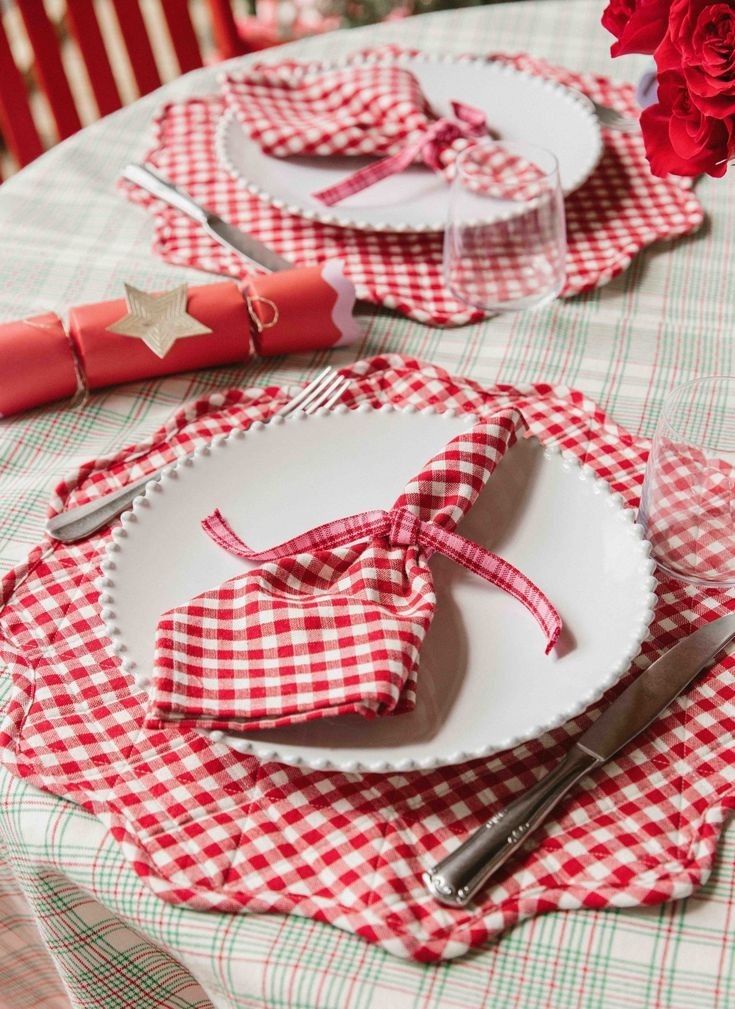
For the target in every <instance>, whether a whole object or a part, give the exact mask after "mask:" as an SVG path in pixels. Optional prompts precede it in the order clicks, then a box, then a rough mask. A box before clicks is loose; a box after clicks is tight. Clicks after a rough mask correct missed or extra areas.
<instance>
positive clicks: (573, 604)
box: [102, 410, 653, 771]
mask: <svg viewBox="0 0 735 1009" xmlns="http://www.w3.org/2000/svg"><path fill="white" fill-rule="evenodd" d="M297 416H298V415H297ZM301 416H302V417H303V416H304V415H301ZM472 420H473V418H467V417H466V416H464V417H455V416H452V415H447V414H443V415H440V414H434V413H421V414H415V413H406V412H400V411H393V410H387V411H372V410H366V411H363V410H358V411H349V412H345V411H344V410H337V411H335V412H333V413H331V414H326V415H321V416H316V417H313V418H309V419H304V420H297V419H293V420H289V421H287V422H285V423H284V422H281V423H276V422H271V423H270V424H269V425H267V426H266V427H263V426H262V425H259V426H255V427H254V428H251V430H250V431H249V432H248V433H247V434H243V433H242V432H239V433H237V434H232V435H230V436H229V437H227V438H225V439H220V440H218V441H216V442H215V443H213V444H212V446H211V448H210V447H207V448H206V449H205V450H203V451H200V452H198V453H197V454H196V456H195V457H194V458H193V459H192V460H190V461H189V462H188V463H187V464H180V465H178V466H177V467H176V468H175V469H173V470H172V471H171V472H170V473H169V474H168V475H165V476H164V477H163V478H162V479H161V481H160V483H159V484H149V485H148V489H147V491H146V494H145V495H144V496H143V497H142V498H138V499H137V500H136V503H135V505H134V507H133V510H132V512H128V513H127V514H126V516H124V517H123V522H122V525H121V527H120V529H118V530H117V531H116V533H115V535H114V539H113V541H112V543H111V546H110V552H109V554H108V557H107V560H106V562H105V564H104V565H103V571H104V577H103V584H102V592H103V597H102V598H103V604H104V606H105V609H104V611H103V617H104V618H105V622H106V625H107V629H108V632H109V634H110V637H111V639H112V642H113V645H114V647H115V648H116V649H117V650H118V652H119V654H120V657H121V659H122V661H123V664H124V665H126V666H127V667H128V668H129V669H130V670H131V671H133V672H135V673H136V674H137V675H139V676H144V677H150V676H151V675H152V672H153V651H154V637H155V630H156V624H157V622H158V619H159V617H160V615H161V614H162V613H163V612H164V611H166V610H168V609H170V608H171V607H172V606H175V605H177V604H180V603H183V602H185V601H186V600H187V599H190V598H191V597H192V596H194V595H196V594H197V593H199V592H201V591H203V590H204V589H207V588H210V587H212V586H214V585H217V584H219V583H220V582H222V581H224V580H225V579H227V578H230V577H232V576H233V575H234V574H236V573H237V572H238V571H241V570H242V569H243V567H244V566H245V565H246V562H244V561H241V560H238V559H237V558H235V557H232V556H230V555H229V554H227V553H225V552H224V551H223V550H221V549H220V548H219V547H217V546H216V545H215V544H214V543H213V542H212V541H211V540H210V539H208V538H207V537H206V536H205V535H204V533H203V532H202V530H201V527H200V523H201V520H202V518H203V517H204V516H206V515H208V514H209V513H210V512H211V511H212V510H213V509H214V508H215V507H220V508H221V509H222V510H223V512H224V514H225V515H227V517H228V518H229V519H230V521H231V522H232V523H233V525H234V528H235V529H236V530H238V532H240V533H241V534H242V536H243V538H244V539H245V540H246V542H248V543H250V544H251V545H252V546H253V547H255V548H263V547H266V546H269V545H272V544H275V543H279V542H281V541H283V540H284V539H287V538H288V537H290V536H293V535H295V534H296V533H298V532H301V531H303V530H305V529H308V528H311V527H312V526H315V525H318V524H319V523H321V522H326V521H328V520H329V519H333V518H338V517H340V516H342V515H349V514H353V513H355V512H358V511H361V510H363V509H369V508H385V507H389V506H390V505H391V504H392V502H393V501H394V500H395V498H396V497H397V496H398V494H399V493H400V492H401V490H402V489H403V486H404V484H405V482H406V481H407V480H408V479H409V478H410V477H411V476H413V475H414V474H415V473H416V472H418V470H419V469H420V468H421V466H422V465H423V463H424V462H426V460H427V459H429V458H431V457H432V456H433V455H434V454H435V453H436V452H437V451H439V449H441V448H442V447H443V446H444V445H445V444H446V442H447V441H448V440H449V439H450V438H452V437H454V435H456V434H457V433H459V431H461V430H462V429H464V428H466V426H467V424H468V423H470V422H472ZM460 529H461V531H462V532H463V533H464V534H465V535H466V536H468V537H469V538H470V539H474V540H476V541H477V542H480V543H482V544H483V545H484V546H486V547H488V548H490V549H492V550H494V551H496V552H497V553H499V554H501V555H502V556H503V557H505V558H507V560H509V561H511V562H512V563H514V564H516V565H517V566H518V567H520V568H521V569H522V570H523V571H524V572H525V573H526V574H527V575H528V576H529V577H530V578H532V579H533V580H534V581H536V582H537V584H539V585H540V586H541V587H542V588H543V589H544V591H545V592H546V593H547V594H548V595H549V597H550V598H551V600H552V602H553V603H554V604H555V605H556V606H557V607H558V609H559V611H560V613H561V616H562V619H563V621H564V625H565V630H564V634H563V637H562V640H561V649H560V652H561V654H560V655H559V657H558V658H557V659H556V660H553V659H551V658H549V657H547V656H545V655H544V641H543V635H542V634H541V632H540V631H539V630H538V628H537V626H536V624H535V623H534V621H533V620H532V618H531V617H530V616H529V615H528V614H527V613H526V611H525V610H524V609H523V608H522V607H521V606H520V605H519V604H518V602H516V601H515V600H514V599H512V598H511V597H510V596H508V595H506V594H505V593H503V592H501V591H500V590H499V589H496V588H494V587H493V586H490V585H488V584H487V583H485V582H483V581H482V580H481V579H479V578H477V577H475V576H474V575H472V574H470V573H469V572H467V571H465V570H464V569H463V568H461V567H459V566H457V565H456V564H453V563H452V562H451V561H448V560H446V559H445V558H443V557H441V556H435V557H434V558H433V559H432V561H431V565H432V570H433V572H434V575H435V582H436V589H437V595H438V605H437V610H436V615H435V618H434V622H433V624H432V626H431V629H430V631H429V635H428V637H427V639H426V641H425V643H424V647H423V649H422V652H421V667H420V671H419V681H418V684H419V685H418V704H417V707H416V709H415V710H414V711H413V712H411V713H409V714H406V715H399V716H394V717H387V718H379V719H374V720H366V719H362V718H360V717H359V716H351V717H346V718H333V719H324V720H320V721H314V722H309V723H307V724H303V725H298V726H291V727H289V728H287V729H279V730H273V731H268V732H251V733H249V734H243V735H242V736H231V737H228V742H229V745H231V746H233V747H235V748H236V749H238V750H242V751H245V752H252V753H254V754H256V755H257V756H258V757H260V758H262V759H274V760H280V761H282V762H284V763H287V764H297V765H298V764H301V765H305V766H308V767H313V768H333V769H338V770H341V771H390V770H409V769H413V768H430V767H435V766H438V765H442V764H455V763H460V762H462V761H464V760H468V759H472V758H476V757H481V756H486V755H488V754H490V753H493V752H495V751H497V750H503V749H507V748H508V747H510V746H513V745H515V744H517V743H519V742H521V741H522V740H526V739H529V738H532V737H534V736H538V735H540V734H541V733H542V732H544V731H545V730H547V729H549V728H552V727H554V726H556V725H560V724H561V723H562V722H564V721H566V720H567V719H568V718H570V717H572V716H573V715H575V714H577V713H578V712H580V711H581V710H583V709H584V708H585V707H587V706H588V705H589V704H590V703H591V702H592V701H593V700H595V699H596V698H597V697H599V696H600V694H601V693H602V692H603V691H604V690H605V689H606V688H607V687H608V686H610V685H611V684H612V683H613V682H614V681H615V679H616V678H617V677H618V676H619V675H621V674H622V673H623V672H624V671H625V670H626V669H627V668H628V665H629V663H630V661H631V660H632V658H633V657H634V656H635V654H636V653H637V651H638V649H639V647H640V643H641V641H642V639H643V637H644V635H645V633H646V629H647V627H648V623H649V621H650V618H651V613H652V611H651V604H652V601H653V597H652V594H651V593H652V591H653V578H652V570H653V563H652V561H651V560H650V559H649V556H648V544H647V542H646V541H645V540H644V539H643V536H642V531H641V528H640V526H638V525H636V524H635V522H634V516H633V513H632V512H631V511H629V510H625V509H624V508H623V507H622V505H621V503H620V499H619V498H618V497H616V496H614V495H612V494H611V493H610V491H609V489H608V487H607V485H606V484H605V483H604V482H603V481H600V480H597V479H596V478H595V477H594V476H593V475H592V473H591V472H590V471H588V470H582V469H580V468H579V466H578V465H577V464H576V463H574V462H573V461H570V460H568V459H565V458H563V457H562V456H560V455H559V454H558V453H555V452H550V451H548V450H544V449H543V448H542V447H541V446H540V445H539V443H538V442H537V441H535V440H533V439H530V440H527V441H522V442H519V443H517V444H516V445H515V446H514V448H513V449H512V450H511V451H510V452H508V454H507V455H506V456H505V458H504V459H503V461H502V462H501V464H500V466H499V467H498V469H497V471H496V472H495V474H494V475H493V476H492V478H491V479H490V481H489V482H488V485H487V486H486V488H485V489H484V490H483V492H482V494H481V495H480V497H479V499H478V501H477V503H476V504H475V506H474V507H473V508H472V509H471V511H470V513H469V514H468V516H466V518H465V520H464V521H463V523H462V524H461V526H460ZM246 677H247V670H243V678H244V681H245V679H246Z"/></svg>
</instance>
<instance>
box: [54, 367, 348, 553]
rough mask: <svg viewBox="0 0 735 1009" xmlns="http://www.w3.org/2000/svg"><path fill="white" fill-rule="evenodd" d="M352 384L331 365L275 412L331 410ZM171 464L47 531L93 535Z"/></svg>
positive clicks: (61, 518) (64, 538) (61, 517)
mask: <svg viewBox="0 0 735 1009" xmlns="http://www.w3.org/2000/svg"><path fill="white" fill-rule="evenodd" d="M349 384H350V382H349V379H347V378H344V376H342V375H340V374H339V373H338V372H336V371H335V370H334V368H332V367H331V366H329V367H327V368H325V369H324V370H323V371H321V372H319V374H318V375H317V376H316V378H315V379H313V380H312V381H311V382H309V383H308V385H305V386H304V388H303V389H301V390H300V391H299V392H298V393H297V394H296V395H295V396H294V397H293V398H292V399H290V400H289V401H288V403H286V404H285V405H284V406H283V407H281V409H280V410H279V411H278V412H277V414H276V415H275V416H280V417H288V416H289V414H292V413H299V412H303V413H307V414H313V413H316V412H317V410H329V409H331V408H332V407H333V406H334V405H335V403H336V402H337V401H338V400H339V399H340V398H341V397H342V395H343V393H344V392H345V390H346V389H347V387H348V386H349ZM171 465H172V464H171V463H167V464H166V465H165V466H161V468H160V469H157V470H155V471H154V472H153V473H148V474H146V476H144V477H141V478H140V479H139V480H135V481H134V482H133V483H130V484H127V485H126V486H125V487H122V488H121V489H120V490H116V491H112V492H111V493H110V494H105V495H104V497H101V498H99V500H97V501H90V502H89V503H88V504H84V505H80V506H79V507H78V508H70V509H69V510H68V511H65V512H60V514H58V515H54V517H53V518H52V519H50V520H49V522H48V523H47V524H46V532H47V533H48V534H49V536H51V538H52V539H55V540H60V541H61V542H62V543H74V542H76V541H77V540H83V539H85V538H86V537H87V536H91V534H92V533H95V532H97V531H98V530H99V529H102V528H104V526H106V525H107V524H108V523H109V522H112V520H113V519H114V518H117V516H118V515H120V514H121V512H124V511H125V509H126V508H128V507H129V506H130V505H131V504H132V502H133V500H134V498H136V497H137V496H138V495H139V494H140V493H141V492H142V490H143V488H144V487H145V485H146V484H148V483H150V481H151V480H158V479H159V477H160V476H161V474H162V473H163V472H164V470H166V469H168V468H169V466H171Z"/></svg>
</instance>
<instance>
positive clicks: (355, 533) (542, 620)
mask: <svg viewBox="0 0 735 1009" xmlns="http://www.w3.org/2000/svg"><path fill="white" fill-rule="evenodd" d="M524 427H525V423H524V421H523V418H522V416H521V414H520V413H519V412H518V411H517V410H514V409H511V410H505V411H503V412H502V413H498V414H496V415H495V416H493V417H492V418H491V419H489V420H485V421H481V422H480V423H478V424H477V425H475V426H474V427H473V428H472V429H470V430H468V431H467V432H465V433H463V434H461V435H459V436H457V437H456V438H454V439H453V440H452V441H451V442H449V444H448V445H447V446H446V447H445V448H444V449H443V450H442V451H441V452H440V453H439V454H438V455H436V456H434V458H433V459H431V460H430V461H429V462H428V463H427V464H426V465H425V467H424V468H423V469H422V470H421V472H420V473H419V474H418V475H417V476H416V477H414V479H412V480H411V481H410V482H409V483H408V484H407V485H406V487H405V489H404V491H403V493H402V494H401V495H400V496H399V497H398V499H397V500H396V501H395V503H394V504H393V506H392V508H391V509H390V510H389V511H369V512H363V513H362V514H360V515H353V516H349V517H347V518H343V519H338V520H336V521H334V522H329V523H326V524H325V525H323V526H319V527H318V528H316V529H313V530H311V531H310V532H307V533H303V534H302V535H300V536H297V537H295V538H294V539H293V540H289V541H288V542H287V543H284V544H281V545H280V546H277V547H274V548H271V549H268V550H263V551H253V550H251V549H250V548H249V547H247V546H246V545H245V544H244V543H243V542H242V540H241V539H240V538H239V536H237V534H236V533H235V532H234V531H233V530H232V529H231V527H230V526H229V524H228V523H227V521H226V520H225V519H224V517H223V516H222V515H221V514H220V513H219V512H218V511H215V512H214V513H213V514H212V515H210V516H209V517H208V518H207V519H205V520H204V522H203V527H204V530H205V532H206V533H207V534H208V535H209V536H210V537H211V538H212V539H213V540H214V541H215V542H216V543H217V544H219V545H220V546H221V547H223V548H224V549H225V550H228V551H229V552H230V553H234V554H236V555H237V556H240V557H243V558H246V559H248V560H254V561H261V562H264V563H263V564H262V566H261V567H259V568H256V569H254V570H252V569H251V570H249V571H246V572H243V573H242V574H241V575H238V576H236V577H235V578H232V579H230V580H229V581H227V582H225V583H224V584H223V585H221V586H219V587H217V588H215V589H211V590H208V591H206V592H203V593H201V594H200V595H199V596H197V597H196V598H194V599H193V600H191V601H190V602H188V603H186V604H185V605H183V606H179V607H176V608H175V609H173V610H170V611H169V612H168V613H165V614H164V615H163V616H162V618H161V620H160V622H159V625H158V629H157V636H156V658H155V666H156V673H155V676H154V682H153V686H152V693H151V698H150V704H149V709H148V715H147V719H146V724H147V725H149V726H150V727H157V726H159V725H160V724H161V723H162V722H166V721H177V722H179V723H181V724H186V725H196V726H198V727H200V728H210V729H227V730H238V729H245V728H247V729H255V728H274V727H277V726H282V725H290V724H292V723H295V722H304V721H310V720H312V719H315V718H324V717H327V716H331V715H342V714H350V713H357V714H360V715H363V716H364V717H366V718H372V717H375V716H377V715H386V714H396V713H399V712H402V711H407V710H410V709H411V708H412V707H413V706H414V703H415V697H416V671H417V664H418V655H419V649H420V647H421V644H422V641H423V639H424V636H425V634H426V632H427V630H428V628H429V624H430V622H431V619H432V616H433V614H434V609H435V605H436V596H435V593H434V586H433V580H432V575H431V569H430V568H429V565H428V560H429V557H430V556H431V554H432V553H433V552H435V551H438V552H440V553H443V554H445V555H446V556H448V557H450V558H452V559H453V560H455V561H456V562H458V563H460V564H462V565H464V566H465V567H467V568H468V569H469V570H471V571H473V572H475V573H476V574H478V575H480V576H481V577H482V578H485V579H486V580H487V581H489V582H491V583H493V584H494V585H496V586H498V587H499V588H501V589H502V590H503V591H505V592H508V593H509V594H511V595H512V596H514V597H515V598H516V599H517V600H518V601H519V602H520V603H522V604H523V605H524V606H525V607H526V608H527V609H528V610H529V611H530V613H531V614H532V615H533V616H534V617H535V619H536V620H537V622H538V623H539V625H540V626H541V629H542V630H543V632H544V635H545V636H546V641H547V651H549V650H550V649H551V648H552V647H553V644H554V642H555V641H556V639H557V637H558V635H559V631H560V629H561V622H560V619H559V616H558V614H557V612H556V610H555V609H554V607H553V606H552V605H551V603H550V602H549V600H548V599H547V598H546V596H545V595H544V594H543V592H541V590H540V589H538V588H537V587H536V586H535V585H533V583H532V582H530V581H529V580H528V579H527V578H526V577H525V575H523V574H522V573H521V572H520V571H518V570H517V569H516V568H514V567H513V566H512V565H511V564H508V563H507V562H506V561H504V560H502V558H500V557H498V556H497V555H496V554H493V553H490V552H489V551H488V550H485V549H484V548H483V547H481V546H479V545H478V544H475V543H471V542H470V541H468V540H466V539H465V538H464V537H462V536H460V535H459V534H458V533H456V532H455V531H454V529H455V527H456V525H457V523H458V522H459V520H460V519H461V518H462V516H463V515H464V514H465V513H466V512H467V511H468V509H469V508H470V507H471V506H472V504H473V503H474V502H475V500H476V498H477V496H478V494H479V493H480V491H481V490H482V488H483V487H484V485H485V483H486V482H487V480H488V479H489V477H490V476H491V474H492V473H493V471H494V470H495V467H496V466H497V464H498V462H499V461H500V459H501V458H502V456H503V455H504V453H505V451H506V450H507V449H508V447H509V446H510V445H512V444H513V443H514V442H515V440H516V437H517V435H518V432H519V431H521V430H523V429H524Z"/></svg>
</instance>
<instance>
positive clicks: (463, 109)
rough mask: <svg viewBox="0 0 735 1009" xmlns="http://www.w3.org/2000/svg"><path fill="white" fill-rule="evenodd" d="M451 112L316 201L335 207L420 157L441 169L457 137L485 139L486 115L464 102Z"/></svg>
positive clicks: (338, 184) (403, 168)
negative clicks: (452, 114)
mask: <svg viewBox="0 0 735 1009" xmlns="http://www.w3.org/2000/svg"><path fill="white" fill-rule="evenodd" d="M452 112H453V113H454V115H455V117H456V118H455V119H449V118H448V117H444V118H442V119H437V121H436V122H435V123H432V125H431V126H430V127H429V128H428V130H426V131H425V132H424V133H422V134H421V135H420V136H419V137H418V138H417V139H416V140H413V141H410V142H409V143H408V145H407V146H406V147H404V148H403V150H402V151H398V153H397V154H391V155H389V156H388V157H387V158H382V159H381V160H380V161H375V162H372V163H371V164H369V165H366V166H365V167H364V168H360V169H358V171H356V172H353V174H352V175H348V176H347V178H346V179H342V181H341V182H337V183H335V185H333V186H328V187H327V188H326V189H322V190H320V191H319V192H318V193H314V194H313V195H314V197H315V199H317V200H321V202H322V203H325V204H326V205H327V206H328V207H331V206H334V204H335V203H339V202H340V201H341V200H344V199H346V198H347V197H348V196H352V195H353V194H354V193H359V192H361V190H363V189H367V188H368V186H373V185H375V183H376V182H380V180H381V179H385V178H387V177H388V176H389V175H397V174H399V173H400V172H403V171H405V170H406V169H407V168H408V166H409V165H412V164H413V162H414V161H416V160H417V159H418V158H419V157H421V158H423V160H424V162H425V163H426V164H427V165H428V166H429V168H432V169H433V170H434V171H435V172H439V171H441V169H442V167H443V166H442V163H441V154H442V152H443V151H444V150H446V148H447V147H448V146H449V145H450V144H452V143H454V141H455V140H457V139H459V137H465V138H466V139H468V140H473V139H479V138H480V137H486V136H487V120H486V118H485V113H484V112H481V111H480V109H476V108H474V106H472V105H465V104H464V103H463V102H452Z"/></svg>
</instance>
